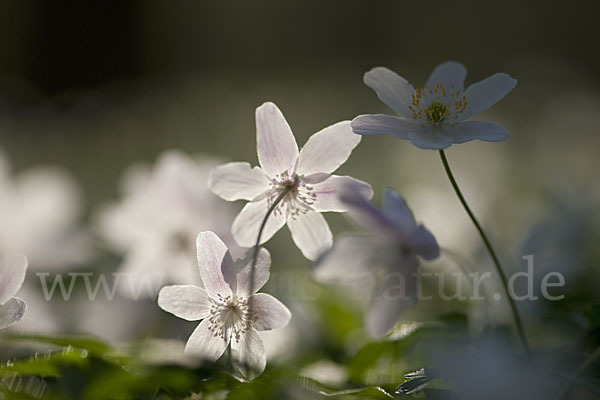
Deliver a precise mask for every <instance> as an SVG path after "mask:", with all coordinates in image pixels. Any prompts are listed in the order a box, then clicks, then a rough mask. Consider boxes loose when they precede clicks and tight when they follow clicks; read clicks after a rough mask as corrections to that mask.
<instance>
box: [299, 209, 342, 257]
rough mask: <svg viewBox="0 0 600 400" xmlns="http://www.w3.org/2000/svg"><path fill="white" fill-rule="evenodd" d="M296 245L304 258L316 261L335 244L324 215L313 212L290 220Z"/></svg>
mask: <svg viewBox="0 0 600 400" xmlns="http://www.w3.org/2000/svg"><path fill="white" fill-rule="evenodd" d="M288 227H289V228H290V233H291V234H292V239H294V243H296V246H297V247H298V248H299V249H300V251H301V252H302V254H303V255H304V257H306V258H308V259H309V260H316V259H317V257H319V255H321V254H322V253H323V252H324V251H325V250H328V249H329V248H330V247H331V245H332V243H333V236H332V234H331V230H330V229H329V225H328V224H327V221H325V218H324V217H323V215H321V214H320V213H318V212H315V211H311V212H308V213H306V214H301V215H298V216H297V217H296V218H290V219H289V220H288Z"/></svg>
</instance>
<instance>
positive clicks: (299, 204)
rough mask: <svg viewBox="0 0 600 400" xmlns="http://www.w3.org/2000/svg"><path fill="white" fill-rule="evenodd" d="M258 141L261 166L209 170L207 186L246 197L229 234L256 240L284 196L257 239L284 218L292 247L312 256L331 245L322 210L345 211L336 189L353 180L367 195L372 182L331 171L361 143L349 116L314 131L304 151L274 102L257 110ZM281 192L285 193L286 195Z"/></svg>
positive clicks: (229, 196) (230, 196)
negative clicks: (269, 212) (348, 119)
mask: <svg viewBox="0 0 600 400" xmlns="http://www.w3.org/2000/svg"><path fill="white" fill-rule="evenodd" d="M256 142H257V143H256V144H257V146H256V147H257V153H258V161H259V163H260V167H254V168H252V167H251V166H250V164H249V163H247V162H234V163H229V164H225V165H222V166H220V167H218V168H215V169H214V170H213V171H211V174H210V177H209V181H208V185H209V187H210V189H211V190H212V191H213V192H215V193H216V194H218V195H219V196H221V197H222V198H223V199H225V200H228V201H235V200H240V199H243V200H249V203H248V204H246V205H245V206H244V208H243V209H242V211H241V212H240V213H239V215H238V216H237V217H236V219H235V221H234V222H233V226H232V228H231V229H232V233H233V237H234V238H235V240H236V241H237V242H238V244H239V245H240V246H243V247H251V246H253V245H255V242H256V240H257V236H258V231H259V228H260V225H261V223H262V221H263V220H264V218H265V215H266V214H267V210H268V209H269V207H270V206H271V205H272V204H273V202H274V201H275V200H276V199H277V198H278V197H279V196H280V195H283V196H284V197H283V199H282V200H281V202H280V203H279V205H278V206H277V207H276V209H275V210H274V212H273V213H272V215H271V216H270V217H269V219H268V221H267V223H266V226H265V228H264V232H263V235H262V238H261V242H260V243H261V244H262V243H264V242H266V241H267V240H269V239H270V238H271V237H272V236H273V235H274V234H275V233H276V232H277V231H278V230H279V229H281V228H282V227H283V225H285V224H286V223H287V225H288V228H289V229H290V232H291V234H292V238H293V240H294V243H296V246H298V248H299V249H300V251H302V254H303V255H304V256H305V257H306V258H308V259H310V260H314V259H315V258H317V257H318V256H319V255H320V254H321V253H322V252H323V251H324V250H326V249H328V248H330V247H331V244H332V235H331V231H330V229H329V225H328V224H327V222H326V221H325V218H324V217H323V216H322V215H321V213H322V212H327V211H333V212H344V211H346V207H345V206H344V204H343V203H341V202H340V201H339V199H338V192H339V189H340V188H341V187H342V186H343V185H345V184H348V183H354V184H355V185H357V186H358V187H359V188H360V190H361V191H362V192H363V193H364V195H365V196H367V197H369V198H370V197H372V189H371V186H370V185H369V184H367V183H365V182H361V181H358V180H356V179H354V178H351V177H348V176H337V175H331V173H332V172H334V171H335V170H336V169H337V168H338V167H339V166H340V165H342V164H343V163H344V162H345V161H346V160H347V159H348V157H349V156H350V153H351V152H352V150H353V149H354V147H356V145H358V143H359V142H360V136H357V135H353V134H352V130H351V128H350V121H343V122H339V123H337V124H334V125H331V126H329V127H327V128H324V129H323V130H321V131H319V132H317V133H315V134H314V135H312V136H311V137H310V138H309V139H308V141H307V142H306V144H305V145H304V147H303V148H302V150H300V151H298V145H297V144H296V139H295V138H294V134H293V133H292V130H291V129H290V127H289V125H288V123H287V121H286V120H285V118H284V116H283V114H282V113H281V111H280V110H279V109H278V108H277V106H276V105H275V104H273V103H264V104H263V105H261V106H260V107H258V108H257V109H256ZM284 193H285V194H284Z"/></svg>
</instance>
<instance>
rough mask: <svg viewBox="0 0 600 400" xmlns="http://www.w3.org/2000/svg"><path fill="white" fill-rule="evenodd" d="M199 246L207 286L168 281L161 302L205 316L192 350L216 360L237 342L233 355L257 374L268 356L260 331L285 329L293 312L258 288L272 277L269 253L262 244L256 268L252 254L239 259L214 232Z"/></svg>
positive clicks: (247, 372) (247, 373) (250, 374)
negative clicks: (169, 284) (233, 256)
mask: <svg viewBox="0 0 600 400" xmlns="http://www.w3.org/2000/svg"><path fill="white" fill-rule="evenodd" d="M197 247H198V265H199V267H200V276H201V278H202V282H203V284H204V287H205V288H206V289H202V288H200V287H198V286H193V285H175V286H166V287H164V288H162V289H161V291H160V293H159V296H158V305H159V306H160V307H161V308H162V309H163V310H165V311H168V312H170V313H172V314H174V315H176V316H178V317H179V318H183V319H185V320H188V321H198V320H202V322H200V324H199V325H198V327H197V328H196V330H195V331H194V332H193V333H192V335H191V336H190V338H189V340H188V342H187V344H186V347H185V353H186V354H190V355H193V356H195V357H198V358H200V359H203V360H205V361H210V362H214V361H216V360H217V359H218V358H219V357H221V355H222V354H223V353H224V352H225V350H226V349H227V346H228V345H231V356H232V358H233V359H234V360H235V361H236V362H237V363H238V367H239V368H240V372H241V374H242V375H243V377H244V378H246V379H253V378H254V377H256V376H258V375H259V374H261V373H262V371H263V370H264V369H265V366H266V361H267V360H266V355H265V349H264V345H263V342H262V340H261V338H260V336H259V334H258V332H257V331H266V330H271V329H277V328H283V327H284V326H286V325H287V324H288V322H289V321H290V318H291V316H292V315H291V313H290V311H289V310H288V308H287V307H286V306H284V305H283V304H282V303H281V302H280V301H279V300H277V299H275V298H274V297H273V296H270V295H268V294H265V293H256V292H257V291H258V290H260V288H261V287H262V286H263V285H264V284H265V283H266V282H267V281H268V279H269V269H270V265H271V257H270V255H269V252H268V251H267V250H265V249H260V251H259V254H258V261H257V264H256V267H255V268H254V271H252V265H251V264H252V262H251V259H250V257H247V258H244V259H240V260H238V261H237V262H234V261H233V259H232V257H231V255H230V253H229V250H228V249H227V247H226V246H225V244H224V243H223V242H222V241H221V239H219V237H218V236H217V235H215V234H214V233H213V232H202V233H200V234H199V235H198V239H197ZM251 252H252V251H250V253H251ZM252 272H254V274H253V276H252Z"/></svg>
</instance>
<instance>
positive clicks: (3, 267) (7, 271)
mask: <svg viewBox="0 0 600 400" xmlns="http://www.w3.org/2000/svg"><path fill="white" fill-rule="evenodd" d="M26 272H27V258H25V257H24V256H22V255H0V329H4V328H8V327H9V326H12V325H14V324H16V323H17V322H19V321H20V320H21V318H23V315H25V310H26V309H27V303H25V302H24V301H23V300H21V299H19V298H18V297H14V296H15V295H16V294H17V292H18V291H19V289H20V288H21V286H22V285H23V281H25V273H26Z"/></svg>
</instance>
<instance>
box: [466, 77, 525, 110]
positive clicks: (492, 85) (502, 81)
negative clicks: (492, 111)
mask: <svg viewBox="0 0 600 400" xmlns="http://www.w3.org/2000/svg"><path fill="white" fill-rule="evenodd" d="M516 85H517V80H516V79H513V78H511V77H510V75H507V74H504V73H499V74H494V75H492V76H490V77H489V78H485V79H484V80H482V81H479V82H477V83H474V84H472V85H471V86H469V87H468V88H467V90H466V91H465V96H466V100H467V108H466V109H465V111H464V112H463V113H462V114H461V115H460V120H461V121H464V120H466V119H469V118H471V117H472V116H474V115H477V114H479V113H480V112H482V111H483V110H485V109H487V108H489V107H491V106H493V105H494V104H496V103H497V102H498V101H500V99H502V98H503V97H504V96H506V95H507V94H508V92H510V91H511V90H513V88H514V87H515V86H516Z"/></svg>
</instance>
